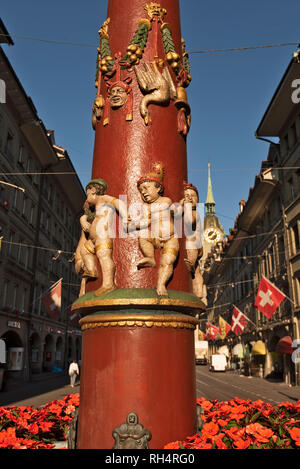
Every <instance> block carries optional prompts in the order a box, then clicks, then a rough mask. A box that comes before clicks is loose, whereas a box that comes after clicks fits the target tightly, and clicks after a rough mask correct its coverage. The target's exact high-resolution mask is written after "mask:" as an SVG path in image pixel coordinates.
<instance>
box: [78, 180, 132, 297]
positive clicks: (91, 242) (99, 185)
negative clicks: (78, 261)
mask: <svg viewBox="0 0 300 469" xmlns="http://www.w3.org/2000/svg"><path fill="white" fill-rule="evenodd" d="M106 190H107V184H106V182H105V181H104V180H103V179H100V178H99V179H92V180H91V181H90V182H89V183H88V184H87V186H86V192H87V199H86V202H87V204H88V205H89V207H92V208H94V215H95V216H94V218H93V220H92V222H90V220H89V219H88V215H87V213H85V214H84V215H82V217H81V218H80V223H81V226H82V229H83V231H84V232H85V233H86V234H88V240H87V241H86V242H85V243H84V245H83V246H82V249H81V256H82V259H83V262H84V264H85V265H87V264H89V262H91V263H92V262H95V256H97V258H98V260H99V263H100V266H101V270H102V286H101V287H100V288H99V289H98V290H96V291H95V292H94V294H95V295H96V296H99V295H102V294H104V293H107V292H109V291H111V290H114V289H116V288H117V286H116V285H115V281H114V277H115V263H114V260H113V238H114V236H115V233H114V216H115V212H116V211H117V212H118V213H119V214H120V215H121V216H122V217H123V218H124V220H125V222H126V221H127V209H126V206H125V205H124V204H123V203H122V201H120V200H119V199H116V198H115V197H112V196H110V195H108V194H105V192H106ZM93 256H94V257H93ZM92 258H93V260H92Z"/></svg>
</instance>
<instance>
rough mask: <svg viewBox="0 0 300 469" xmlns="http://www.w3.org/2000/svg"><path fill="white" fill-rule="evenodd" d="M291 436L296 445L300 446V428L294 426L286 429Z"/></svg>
mask: <svg viewBox="0 0 300 469" xmlns="http://www.w3.org/2000/svg"><path fill="white" fill-rule="evenodd" d="M288 432H289V434H290V435H291V438H292V439H293V440H294V441H295V442H296V446H300V428H297V427H294V428H291V429H288Z"/></svg>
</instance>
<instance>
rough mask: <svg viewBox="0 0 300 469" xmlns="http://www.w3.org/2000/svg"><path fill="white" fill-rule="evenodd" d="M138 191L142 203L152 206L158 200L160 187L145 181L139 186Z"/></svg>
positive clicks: (152, 182)
mask: <svg viewBox="0 0 300 469" xmlns="http://www.w3.org/2000/svg"><path fill="white" fill-rule="evenodd" d="M139 191H140V194H141V196H142V199H143V202H146V203H147V204H152V202H155V200H157V199H158V198H159V192H160V187H159V186H158V187H157V183H156V182H154V181H145V182H142V183H141V184H140V185H139Z"/></svg>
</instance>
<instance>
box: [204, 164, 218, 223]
mask: <svg viewBox="0 0 300 469" xmlns="http://www.w3.org/2000/svg"><path fill="white" fill-rule="evenodd" d="M215 205H216V203H215V201H214V196H213V191H212V183H211V177H210V163H208V185H207V197H206V202H205V207H206V215H208V214H214V213H215Z"/></svg>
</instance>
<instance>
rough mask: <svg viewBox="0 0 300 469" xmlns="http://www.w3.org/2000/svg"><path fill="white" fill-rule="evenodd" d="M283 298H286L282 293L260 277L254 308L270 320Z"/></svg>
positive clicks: (264, 278)
mask: <svg viewBox="0 0 300 469" xmlns="http://www.w3.org/2000/svg"><path fill="white" fill-rule="evenodd" d="M284 298H286V296H285V294H284V293H282V292H281V291H280V290H278V288H277V287H275V285H274V284H273V283H271V282H270V281H269V280H268V279H266V277H262V278H261V281H260V284H259V287H258V291H257V295H256V299H255V302H254V306H255V307H256V308H257V309H258V310H259V311H260V312H261V313H262V314H264V315H265V316H266V317H267V318H268V319H270V318H271V317H272V316H273V314H274V313H275V311H276V309H277V308H278V306H279V305H280V303H281V302H282V301H283V300H284Z"/></svg>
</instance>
